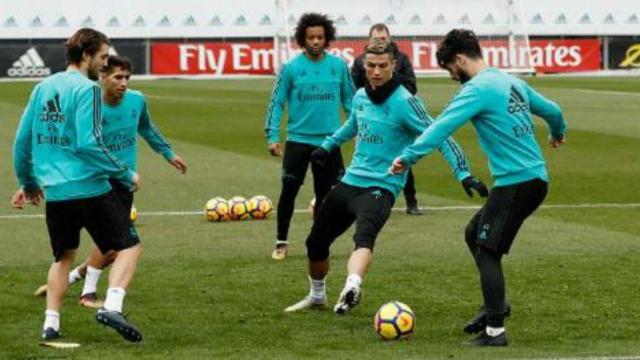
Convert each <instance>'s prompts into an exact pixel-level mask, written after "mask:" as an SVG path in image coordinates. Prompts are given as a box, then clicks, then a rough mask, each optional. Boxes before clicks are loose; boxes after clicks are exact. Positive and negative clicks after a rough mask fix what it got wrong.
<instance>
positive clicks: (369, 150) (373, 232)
mask: <svg viewBox="0 0 640 360" xmlns="http://www.w3.org/2000/svg"><path fill="white" fill-rule="evenodd" d="M365 67H366V70H367V79H368V80H369V83H368V84H367V85H366V86H365V88H363V89H360V90H358V92H357V93H356V95H355V97H354V100H353V111H352V112H351V116H350V117H349V119H348V120H347V122H346V123H345V124H344V125H343V126H342V127H341V128H340V129H339V130H338V131H336V132H335V133H334V134H333V135H332V136H331V137H329V138H327V139H326V140H325V141H324V142H323V143H322V146H321V147H319V148H318V149H316V150H314V151H313V153H312V155H311V156H312V158H313V160H314V162H316V163H318V164H323V163H324V162H325V161H326V160H327V159H328V158H329V154H330V152H331V151H332V150H334V149H336V148H338V147H339V146H340V145H341V144H343V143H345V142H346V141H348V140H350V139H352V138H354V137H356V148H355V153H354V155H353V159H352V161H351V164H350V165H349V167H348V169H347V172H346V174H345V176H344V177H343V178H342V179H341V180H340V182H338V184H337V185H336V186H335V187H334V188H333V189H331V191H330V192H329V194H328V195H327V197H326V198H325V201H324V203H322V205H320V208H319V211H318V216H317V218H316V221H315V222H314V224H313V227H312V228H311V233H310V234H309V236H308V237H307V241H306V244H307V256H308V258H309V282H310V293H309V295H307V297H305V298H304V299H303V300H302V301H300V302H298V303H296V304H294V305H292V306H289V307H288V308H286V309H285V311H286V312H292V311H298V310H302V309H307V308H311V307H316V306H324V305H326V303H327V293H326V288H325V277H326V275H327V273H328V272H329V248H330V246H331V244H332V243H333V241H334V240H335V239H336V238H337V237H338V236H340V235H341V234H342V233H344V232H345V231H346V230H347V229H348V228H349V227H350V226H351V224H353V223H354V222H355V223H356V231H355V235H354V237H353V240H354V242H355V250H354V251H353V252H352V253H351V257H350V259H349V262H348V265H347V270H348V273H349V276H348V277H347V280H346V284H345V286H344V289H343V290H342V292H341V293H340V297H339V299H338V302H337V303H336V305H335V306H334V311H335V312H336V313H337V314H344V313H346V312H347V311H349V310H350V309H351V308H353V307H354V306H356V305H357V304H358V302H359V301H360V286H361V283H362V279H363V277H364V275H365V274H366V272H367V269H368V268H369V265H370V264H371V260H372V259H373V247H374V244H375V240H376V237H377V235H378V233H379V232H380V230H381V229H382V227H383V226H384V224H385V222H386V221H387V219H388V218H389V215H390V213H391V208H392V206H393V203H394V202H395V198H396V196H397V195H398V193H399V192H400V191H401V190H402V188H403V187H404V184H405V182H406V171H403V172H402V175H401V176H398V177H396V176H392V175H391V174H389V173H388V171H387V169H388V164H389V163H390V162H391V161H392V160H393V159H394V158H395V157H396V156H398V155H399V154H400V152H401V151H402V149H404V148H405V147H406V146H408V145H409V144H411V143H412V142H413V141H414V140H415V139H416V137H417V136H418V135H419V134H421V133H422V132H423V131H424V130H425V129H426V128H427V127H428V126H430V124H431V121H432V120H431V118H430V117H429V115H428V113H427V111H426V110H425V108H424V107H423V105H422V102H421V101H420V100H418V98H416V97H415V96H413V95H411V93H410V92H409V91H408V90H407V89H405V88H404V87H402V86H400V82H399V81H398V79H396V78H395V77H393V68H394V59H393V48H392V47H391V46H390V45H389V43H387V42H384V41H376V42H374V43H372V44H370V45H369V46H367V48H366V60H365ZM440 150H441V151H442V154H443V155H444V157H445V159H446V161H447V162H448V164H449V166H450V167H451V169H452V170H453V174H454V176H455V177H456V179H458V180H461V181H462V183H463V186H464V188H465V190H466V191H467V192H470V191H471V190H470V187H472V186H473V187H474V188H475V190H476V191H479V193H480V194H483V193H484V192H486V187H484V185H483V184H482V183H481V182H480V181H479V180H477V179H476V178H475V177H473V176H471V175H470V173H469V166H468V163H467V159H466V158H465V156H464V155H463V153H462V150H461V149H460V147H459V146H458V144H457V143H456V142H455V141H454V140H453V139H448V140H447V141H446V142H445V143H444V145H442V147H441V148H440Z"/></svg>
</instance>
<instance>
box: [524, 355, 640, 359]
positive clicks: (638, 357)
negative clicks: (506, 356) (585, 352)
mask: <svg viewBox="0 0 640 360" xmlns="http://www.w3.org/2000/svg"><path fill="white" fill-rule="evenodd" d="M514 360H515V359H514ZM518 360H640V356H633V355H632V356H587V357H553V358H518Z"/></svg>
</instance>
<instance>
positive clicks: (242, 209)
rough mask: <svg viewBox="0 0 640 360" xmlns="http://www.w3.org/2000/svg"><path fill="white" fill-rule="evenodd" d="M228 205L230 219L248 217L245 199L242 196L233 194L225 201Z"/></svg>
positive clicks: (244, 218)
mask: <svg viewBox="0 0 640 360" xmlns="http://www.w3.org/2000/svg"><path fill="white" fill-rule="evenodd" d="M227 206H229V218H230V219H231V220H246V219H248V218H249V211H248V209H247V199H245V198H243V197H242V196H234V197H232V198H231V199H229V201H228V202H227Z"/></svg>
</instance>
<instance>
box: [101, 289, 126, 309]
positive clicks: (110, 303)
mask: <svg viewBox="0 0 640 360" xmlns="http://www.w3.org/2000/svg"><path fill="white" fill-rule="evenodd" d="M126 293H127V292H126V291H124V289H123V288H109V289H108V290H107V298H106V299H105V300H104V308H105V309H106V310H108V311H117V312H122V303H123V302H124V296H125V295H126Z"/></svg>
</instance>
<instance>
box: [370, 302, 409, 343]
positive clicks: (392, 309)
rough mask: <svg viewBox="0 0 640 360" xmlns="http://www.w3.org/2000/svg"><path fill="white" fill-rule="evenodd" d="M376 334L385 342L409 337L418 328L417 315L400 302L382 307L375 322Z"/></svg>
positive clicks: (389, 303)
mask: <svg viewBox="0 0 640 360" xmlns="http://www.w3.org/2000/svg"><path fill="white" fill-rule="evenodd" d="M373 322H374V325H375V329H376V332H377V333H378V335H380V337H381V338H383V339H384V340H396V339H402V338H407V337H409V336H410V335H411V334H412V333H413V330H414V329H415V327H416V315H415V314H414V313H413V310H411V308H410V307H409V306H407V305H405V304H403V303H401V302H399V301H392V302H388V303H386V304H384V305H382V306H381V307H380V309H379V310H378V312H377V313H376V317H375V319H374V320H373Z"/></svg>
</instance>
